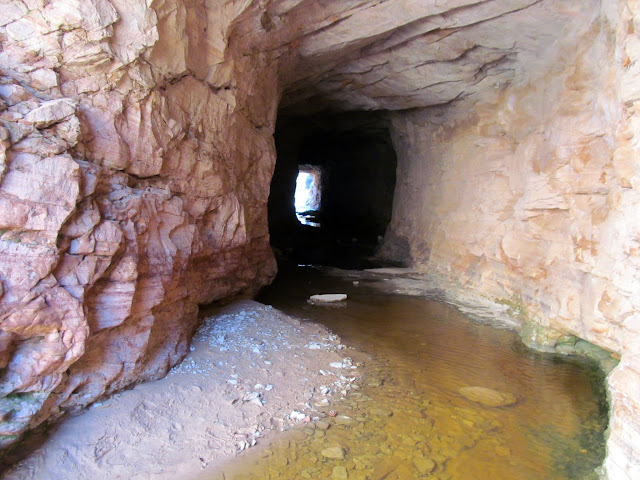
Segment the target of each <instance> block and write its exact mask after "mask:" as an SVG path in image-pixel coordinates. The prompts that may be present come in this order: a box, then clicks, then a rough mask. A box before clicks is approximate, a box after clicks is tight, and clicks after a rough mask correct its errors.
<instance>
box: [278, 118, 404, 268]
mask: <svg viewBox="0 0 640 480" xmlns="http://www.w3.org/2000/svg"><path fill="white" fill-rule="evenodd" d="M274 137H275V143H276V150H277V161H276V167H275V172H274V175H273V179H272V182H271V192H270V196H269V228H270V235H271V244H272V246H273V247H274V249H275V251H276V253H277V254H278V255H279V256H280V257H281V258H286V259H289V260H292V261H294V262H297V263H298V264H322V265H331V266H336V267H342V268H366V267H370V266H376V265H378V264H379V262H378V261H377V260H376V258H375V254H376V251H377V248H378V246H379V243H380V241H381V240H382V238H383V236H384V234H385V231H386V228H387V226H388V224H389V221H390V220H391V212H392V204H393V194H394V189H395V182H396V154H395V151H394V149H393V144H392V141H391V136H390V133H389V124H388V117H387V115H386V114H385V113H378V112H376V113H366V112H356V113H342V114H337V115H314V116H309V117H279V118H278V122H277V125H276V131H275V134H274ZM300 171H313V172H315V173H316V174H317V177H319V179H320V181H319V186H320V195H319V196H320V198H319V200H320V203H319V206H318V207H317V209H314V210H313V211H312V212H306V213H307V214H308V215H307V216H306V218H308V219H309V220H311V223H312V224H313V225H307V224H302V223H301V222H300V220H299V218H298V217H297V216H296V207H295V205H294V198H295V197H296V196H297V194H296V179H297V177H298V173H299V172H300ZM307 183H309V182H307ZM303 210H304V209H303ZM301 213H303V212H301V211H298V214H299V215H298V216H299V217H300V218H303V216H302V215H300V214H301Z"/></svg>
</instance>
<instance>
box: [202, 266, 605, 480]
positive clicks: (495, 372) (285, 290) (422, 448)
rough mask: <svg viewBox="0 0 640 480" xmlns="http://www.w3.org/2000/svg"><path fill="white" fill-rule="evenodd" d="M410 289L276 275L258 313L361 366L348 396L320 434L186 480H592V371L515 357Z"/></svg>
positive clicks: (319, 273)
mask: <svg viewBox="0 0 640 480" xmlns="http://www.w3.org/2000/svg"><path fill="white" fill-rule="evenodd" d="M327 271H328V272H330V275H328V274H326V272H327ZM416 275H417V274H416V273H411V272H409V273H407V271H404V272H403V273H402V272H401V271H400V270H398V269H379V270H376V271H374V272H345V271H337V270H332V269H316V268H310V267H306V268H298V269H291V270H289V271H287V270H286V269H285V270H281V274H280V276H279V278H278V279H277V280H276V282H275V284H274V285H273V286H271V287H269V288H267V289H265V291H264V292H263V293H262V295H261V296H260V297H259V298H258V299H259V300H260V301H261V302H263V303H266V304H271V305H273V306H274V307H276V308H279V309H281V310H283V311H285V312H287V313H289V314H292V315H295V316H298V317H300V318H309V319H311V320H313V321H315V322H319V323H322V324H324V325H326V326H327V327H329V328H330V329H331V330H332V331H334V332H335V333H337V334H338V335H340V336H341V338H342V339H343V340H344V342H345V343H346V344H349V345H351V346H353V347H355V348H356V349H358V350H360V351H364V352H366V353H367V354H369V355H371V360H370V361H369V362H368V363H367V365H366V366H365V369H364V377H363V378H362V380H361V382H360V383H361V388H360V389H359V390H357V391H354V392H350V393H349V395H348V396H347V398H346V399H344V400H342V401H340V402H339V403H337V404H336V405H335V406H334V408H335V409H336V411H337V413H338V416H337V417H336V418H335V419H332V420H329V421H328V428H326V426H323V427H321V428H318V426H317V425H314V424H310V425H307V426H304V427H301V428H296V429H293V430H292V431H290V432H287V433H286V434H284V435H282V436H279V437H278V438H276V440H275V442H274V443H273V444H271V445H268V446H262V447H260V448H259V449H255V450H252V451H249V452H247V453H246V454H244V455H243V456H242V457H241V459H242V461H234V462H233V463H231V464H230V465H228V467H227V468H226V469H222V470H217V471H211V472H207V474H205V475H203V476H201V477H199V478H201V479H203V480H204V479H207V480H209V479H212V480H220V479H222V478H224V479H225V480H229V479H235V480H240V479H242V480H249V479H250V480H258V479H260V480H264V479H304V478H314V479H315V478H331V479H343V478H348V479H350V480H354V479H356V480H367V479H368V480H381V479H385V480H393V479H395V480H407V479H414V478H432V479H438V480H452V479H455V480H468V479H480V480H481V479H509V480H534V479H535V480H539V479H542V478H544V479H550V480H561V479H562V480H569V479H577V478H580V479H596V478H598V474H597V473H596V472H595V470H596V468H597V467H598V465H600V464H601V463H602V461H603V459H604V454H605V452H604V433H603V432H604V429H605V428H606V425H607V404H606V399H605V393H604V374H603V373H601V371H600V370H599V369H598V367H597V366H596V365H595V364H591V363H590V362H589V361H586V360H584V359H578V358H572V357H564V356H559V355H552V354H542V353H539V352H534V351H532V350H530V349H528V348H526V347H525V346H524V345H523V344H522V343H521V342H520V340H519V337H518V335H517V334H516V332H514V331H513V329H509V328H495V326H490V325H487V324H483V323H482V321H486V320H487V317H488V316H489V315H490V313H491V312H490V310H489V309H488V308H480V309H479V310H476V311H475V312H474V313H475V315H473V317H474V319H475V320H476V321H470V320H469V317H468V316H465V315H463V314H461V313H460V312H459V310H455V309H453V308H451V307H449V306H447V305H445V304H443V303H442V301H441V300H443V299H445V300H446V298H445V296H443V294H442V292H441V291H438V290H437V289H435V288H433V285H431V286H429V285H428V284H425V283H424V282H416V281H415V279H413V280H412V278H410V277H412V276H416ZM416 278H417V277H416ZM420 285H422V287H421V286H420ZM425 285H426V286H425ZM398 291H401V292H404V293H406V295H399V294H398V293H397V292H398ZM318 292H344V293H347V294H348V295H349V297H348V300H347V301H346V303H345V304H344V305H343V306H342V307H341V308H340V307H316V306H312V305H309V304H308V303H307V302H306V299H307V298H308V296H309V295H311V294H313V293H318ZM425 295H426V296H427V297H429V296H430V297H433V298H436V299H437V300H440V301H435V300H432V299H428V298H425ZM460 307H461V308H463V309H464V307H465V306H464V305H461V306H460ZM477 320H481V321H480V322H478V321H477ZM502 325H503V326H509V324H508V322H502ZM469 387H471V388H472V390H471V391H474V392H475V391H477V389H473V387H484V388H488V389H491V391H490V393H489V394H488V395H489V397H491V398H492V399H493V400H492V399H487V398H484V399H479V398H478V397H474V399H473V400H471V399H470V398H469V395H468V393H469V391H470V390H469ZM481 391H482V392H483V393H487V392H486V391H484V390H481ZM463 392H464V394H463ZM465 394H466V395H465ZM514 400H515V403H514V404H510V405H507V404H509V403H510V402H512V401H514Z"/></svg>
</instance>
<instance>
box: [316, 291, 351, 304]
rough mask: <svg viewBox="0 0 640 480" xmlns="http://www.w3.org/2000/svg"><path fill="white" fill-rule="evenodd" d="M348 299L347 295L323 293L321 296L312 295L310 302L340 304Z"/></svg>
mask: <svg viewBox="0 0 640 480" xmlns="http://www.w3.org/2000/svg"><path fill="white" fill-rule="evenodd" d="M346 299H347V294H346V293H323V294H319V295H311V296H310V297H309V302H311V303H338V302H344V301H345V300H346Z"/></svg>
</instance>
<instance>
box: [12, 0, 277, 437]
mask: <svg viewBox="0 0 640 480" xmlns="http://www.w3.org/2000/svg"><path fill="white" fill-rule="evenodd" d="M2 8H3V12H4V13H3V16H2V26H1V27H0V36H2V40H3V50H2V52H1V53H0V70H1V72H2V74H3V76H2V79H1V80H0V97H1V98H2V101H1V103H0V120H1V122H2V123H1V126H0V141H1V146H2V147H1V150H0V155H1V156H0V165H1V167H0V175H1V180H2V183H1V184H0V202H1V205H0V229H1V230H0V232H1V236H0V282H1V285H2V287H1V290H0V292H1V295H2V302H1V304H0V319H1V327H0V345H1V350H2V354H1V355H0V362H1V365H0V366H1V367H2V368H3V371H2V373H3V375H2V383H1V386H0V394H1V396H2V397H3V398H2V400H0V409H1V411H2V415H3V421H2V423H1V427H0V435H2V443H3V444H7V443H11V442H12V441H14V440H15V439H16V438H17V437H18V436H19V435H20V434H21V433H22V432H24V431H25V430H26V429H28V428H32V427H34V426H35V425H37V424H39V423H40V422H42V421H43V420H45V419H47V418H51V417H52V416H54V417H55V416H56V415H57V414H58V413H59V412H62V411H65V410H70V409H71V410H73V409H77V408H79V407H83V406H85V405H87V404H89V403H91V402H93V401H95V400H96V399H97V398H99V397H101V396H104V395H105V394H108V393H110V392H113V391H116V390H118V389H121V388H124V387H126V386H127V385H130V384H131V383H133V382H138V381H142V380H147V379H153V378H158V377H160V376H163V375H164V374H165V373H166V372H167V370H168V369H169V368H170V367H171V366H172V365H174V364H175V363H176V362H177V361H179V360H180V359H181V358H182V357H183V356H184V355H185V353H186V352H187V351H188V344H189V340H190V337H191V335H192V333H193V331H194V328H195V326H196V313H197V304H198V303H206V302H210V301H212V300H215V299H219V298H223V297H227V296H230V295H234V294H237V293H239V292H243V291H244V292H251V291H255V290H256V289H257V288H258V287H260V286H261V285H263V284H265V283H266V282H268V281H269V280H270V279H271V278H272V277H273V275H274V273H275V263H274V260H273V256H272V253H271V250H270V247H269V244H268V232H267V225H266V221H265V219H266V201H267V195H268V187H269V179H270V176H271V172H272V169H273V165H274V162H275V152H274V147H273V141H272V138H271V133H272V128H273V122H274V118H275V108H276V101H275V99H276V97H277V90H276V82H275V75H274V71H273V69H272V68H269V67H268V66H267V64H266V62H265V60H264V59H261V58H260V57H259V56H257V57H256V58H253V59H251V60H250V61H248V60H247V61H243V60H238V61H229V62H226V63H224V65H222V63H223V60H224V59H225V57H227V56H228V52H226V48H227V40H228V35H227V32H226V31H225V29H226V28H228V27H229V26H230V24H231V23H232V21H233V19H234V18H236V17H237V16H238V15H239V14H240V13H241V12H242V11H243V8H244V7H242V6H238V5H226V6H222V5H217V4H216V2H213V3H212V4H211V5H206V4H205V3H196V2H193V4H192V5H191V4H190V5H185V4H184V3H183V2H162V3H161V4H155V5H154V6H152V7H151V8H149V7H147V3H146V2H143V1H139V2H120V1H115V0H114V1H107V0H95V1H89V0H83V1H79V0H69V1H64V2H42V3H40V2H36V1H29V2H24V3H23V2H21V1H17V2H9V3H7V2H4V3H3V6H2ZM209 22H212V23H213V25H216V26H217V27H216V28H213V29H211V31H209V33H207V32H208V30H207V27H208V26H209ZM247 69H250V70H252V71H257V70H261V72H262V73H261V75H259V76H257V75H246V74H243V71H245V72H246V70H247ZM253 92H262V93H263V94H264V95H265V96H266V97H267V98H271V99H272V100H271V101H268V102H264V101H262V100H261V99H256V98H255V97H254V94H253Z"/></svg>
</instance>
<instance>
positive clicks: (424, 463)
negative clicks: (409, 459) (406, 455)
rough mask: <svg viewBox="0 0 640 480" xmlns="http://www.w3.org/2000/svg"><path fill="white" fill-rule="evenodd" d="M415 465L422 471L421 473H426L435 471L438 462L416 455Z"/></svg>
mask: <svg viewBox="0 0 640 480" xmlns="http://www.w3.org/2000/svg"><path fill="white" fill-rule="evenodd" d="M413 466H414V467H416V469H417V470H418V472H420V475H426V474H428V473H431V472H433V470H434V469H435V468H436V462H434V461H433V460H431V459H430V458H424V457H416V458H414V459H413Z"/></svg>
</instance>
